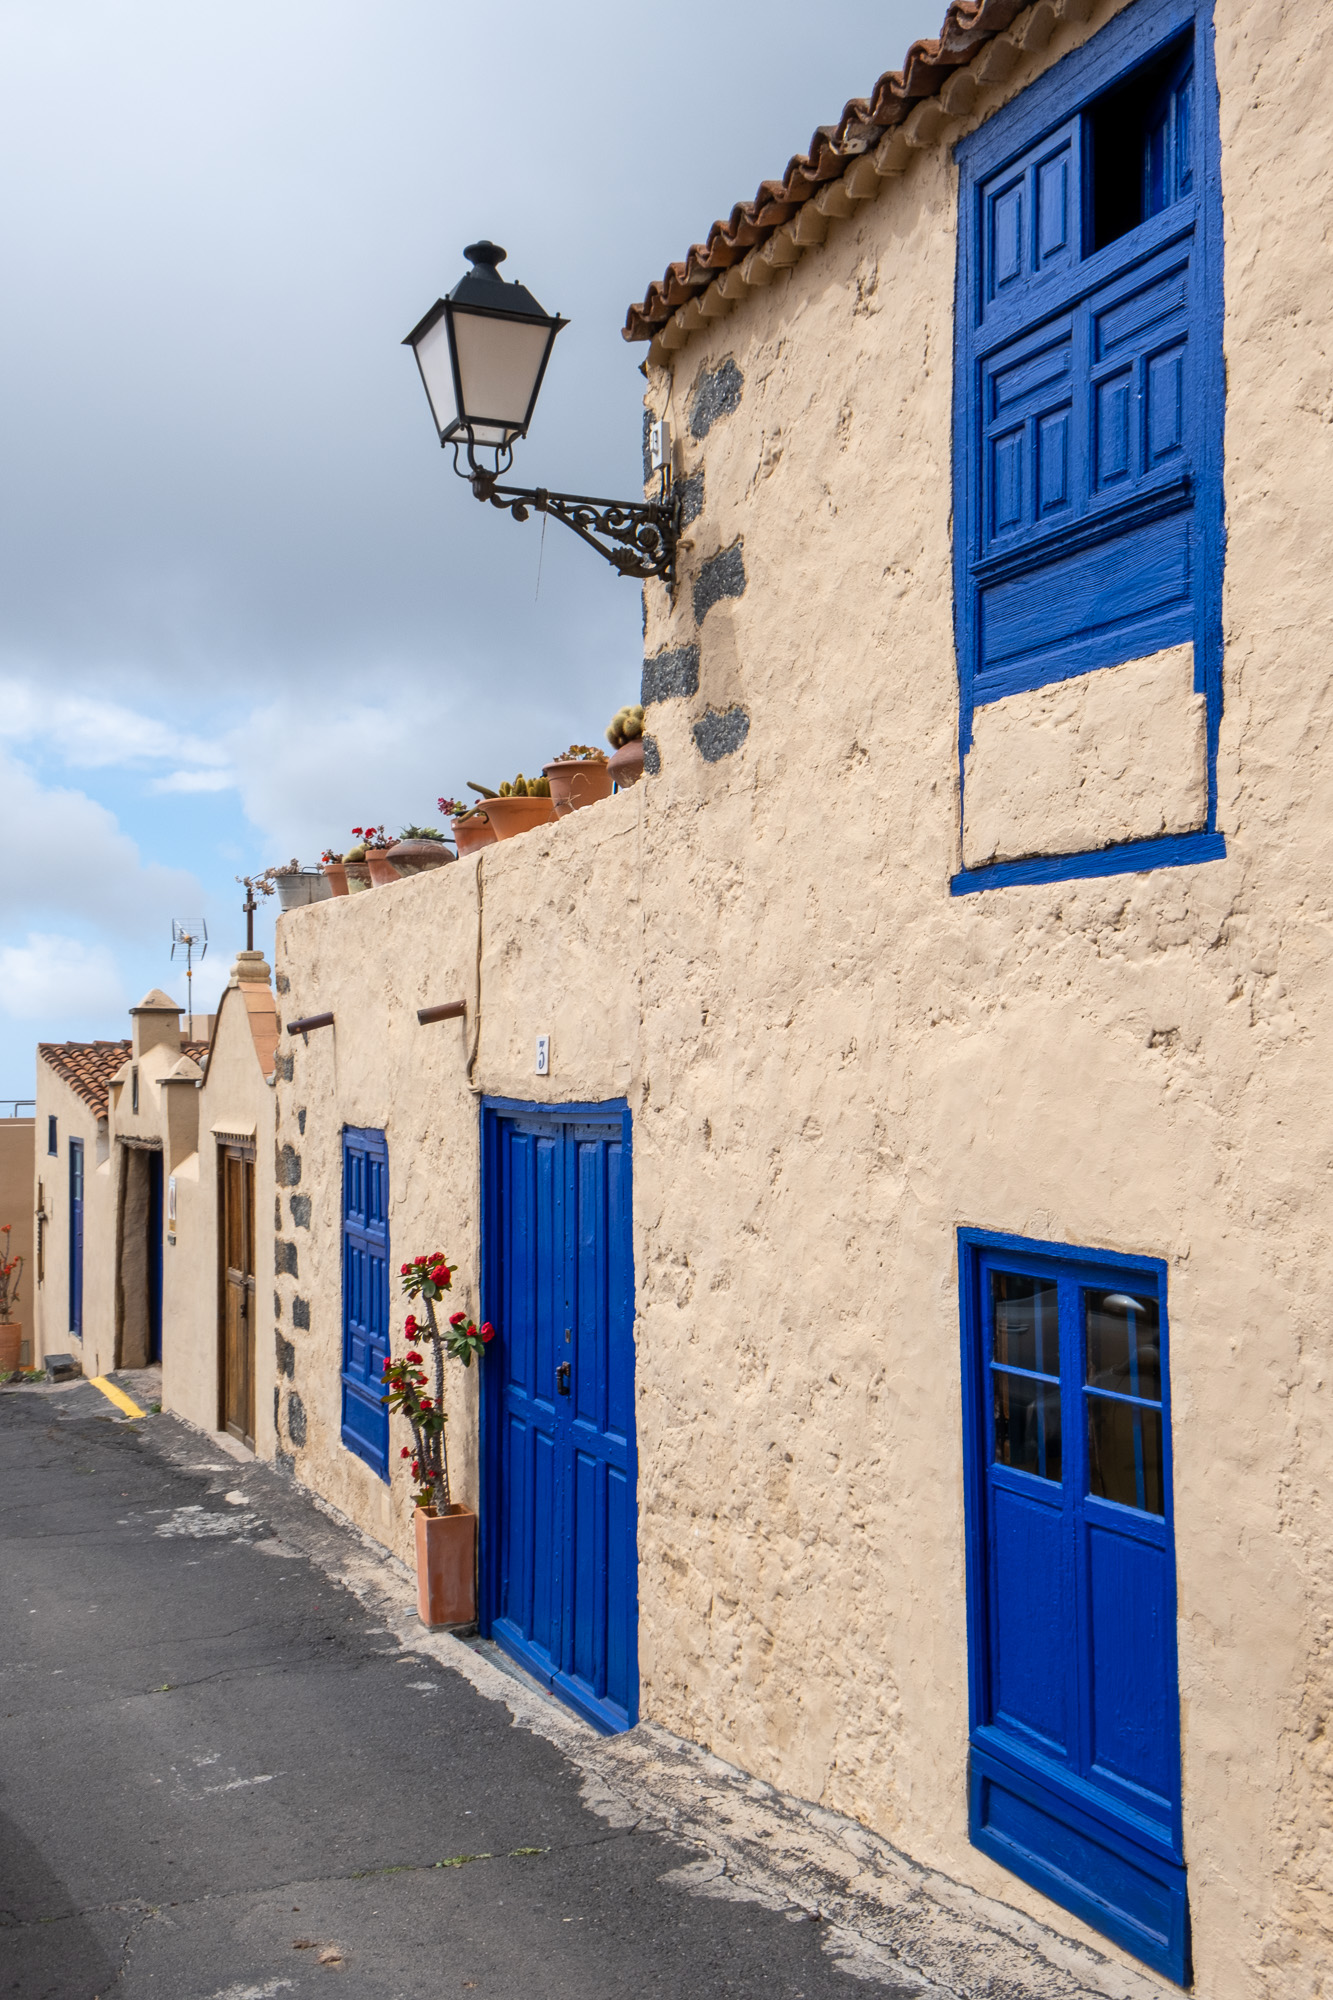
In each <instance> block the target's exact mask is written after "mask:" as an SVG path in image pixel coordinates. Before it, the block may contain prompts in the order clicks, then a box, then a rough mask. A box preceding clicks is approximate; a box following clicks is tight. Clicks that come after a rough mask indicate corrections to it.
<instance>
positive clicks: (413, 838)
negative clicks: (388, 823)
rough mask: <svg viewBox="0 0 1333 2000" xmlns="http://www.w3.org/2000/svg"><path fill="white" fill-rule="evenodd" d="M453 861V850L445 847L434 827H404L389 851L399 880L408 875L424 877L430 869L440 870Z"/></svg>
mask: <svg viewBox="0 0 1333 2000" xmlns="http://www.w3.org/2000/svg"><path fill="white" fill-rule="evenodd" d="M453 859H454V850H453V849H452V847H446V845H445V840H444V835H443V834H442V833H441V832H440V830H439V828H438V827H435V826H405V827H404V828H403V830H402V832H401V833H400V834H399V836H398V838H397V840H396V841H395V842H394V844H393V846H392V847H391V848H390V849H389V860H390V861H391V862H392V863H393V866H394V868H395V869H396V870H397V873H398V876H399V878H400V880H401V879H403V878H405V877H407V876H409V875H424V874H425V873H426V871H427V869H430V868H442V867H443V866H444V864H445V862H446V861H452V860H453Z"/></svg>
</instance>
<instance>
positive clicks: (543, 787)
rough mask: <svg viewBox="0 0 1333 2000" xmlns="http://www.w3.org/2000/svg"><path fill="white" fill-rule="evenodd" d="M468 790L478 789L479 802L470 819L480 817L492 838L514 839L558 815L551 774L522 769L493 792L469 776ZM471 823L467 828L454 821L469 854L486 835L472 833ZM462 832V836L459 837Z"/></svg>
mask: <svg viewBox="0 0 1333 2000" xmlns="http://www.w3.org/2000/svg"><path fill="white" fill-rule="evenodd" d="M468 790H469V791H472V792H476V794H477V797H478V803H477V804H476V805H475V806H473V807H472V809H471V811H470V813H469V814H468V815H467V817H468V820H469V821H470V822H473V823H474V824H475V822H477V821H480V822H481V823H482V825H484V826H485V827H487V828H488V829H489V837H490V839H492V840H512V839H513V837H514V835H515V834H516V833H527V832H528V830H529V829H530V828H531V827H534V826H545V825H547V824H548V823H549V822H550V821H551V820H553V819H554V818H555V807H554V805H553V804H552V802H551V781H550V779H549V778H525V777H524V775H523V773H522V772H521V771H520V772H519V774H518V776H517V777H516V778H513V779H511V780H508V781H507V782H506V783H505V784H503V785H501V787H500V789H499V791H498V792H493V791H491V790H490V789H489V787H488V786H486V785H478V784H475V783H474V782H473V780H472V779H471V778H469V779H468ZM471 831H472V829H471V827H469V829H468V830H467V831H466V832H463V831H462V829H461V828H460V824H459V821H458V820H455V821H454V836H455V838H456V839H459V842H460V844H459V849H458V851H459V853H460V854H466V853H467V852H468V851H469V848H472V847H483V846H485V845H486V840H485V838H481V839H477V838H472V837H470V836H471ZM460 836H461V837H460Z"/></svg>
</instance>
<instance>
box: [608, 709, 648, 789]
mask: <svg viewBox="0 0 1333 2000" xmlns="http://www.w3.org/2000/svg"><path fill="white" fill-rule="evenodd" d="M606 740H607V742H608V743H609V744H610V745H611V751H612V754H611V756H610V757H609V759H608V760H607V769H608V770H609V771H610V773H611V776H612V777H613V778H614V779H615V781H616V783H617V784H618V785H633V784H637V782H638V780H639V779H640V778H641V777H642V776H643V705H642V703H641V702H637V701H635V702H631V703H630V704H629V705H628V707H626V708H618V709H617V710H616V712H615V714H614V715H613V716H612V717H611V722H610V726H609V728H608V729H607V732H606Z"/></svg>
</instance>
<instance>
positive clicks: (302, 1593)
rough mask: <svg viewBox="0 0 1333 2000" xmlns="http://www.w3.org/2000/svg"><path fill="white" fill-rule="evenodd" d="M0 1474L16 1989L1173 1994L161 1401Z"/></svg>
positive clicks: (29, 1415) (21, 1458) (10, 1464)
mask: <svg viewBox="0 0 1333 2000" xmlns="http://www.w3.org/2000/svg"><path fill="white" fill-rule="evenodd" d="M116 1379H117V1382H118V1383H119V1385H120V1386H121V1387H122V1388H125V1389H127V1390H128V1391H129V1393H130V1394H131V1396H132V1397H133V1395H134V1388H135V1387H140V1386H142V1385H140V1384H137V1383H136V1384H134V1385H133V1386H131V1384H130V1381H129V1378H126V1377H118V1378H116ZM136 1400H137V1399H136ZM141 1406H142V1405H141ZM0 1470H2V1471H3V1475H4V1477H3V1486H2V1487H0V1491H3V1493H4V1494H5V1496H6V1499H5V1504H4V1506H3V1509H0V1534H3V1537H4V1541H5V1545H6V1546H5V1559H6V1569H7V1574H8V1576H9V1578H10V1589H9V1590H8V1591H7V1592H6V1593H5V1598H4V1602H3V1604H0V1635H2V1637H0V1675H2V1676H3V1693H4V1695H5V1700H4V1701H3V1704H0V1709H2V1711H3V1720H2V1721H0V1728H3V1731H4V1739H3V1755H4V1770H5V1773H6V1788H5V1793H4V1797H3V1807H4V1812H5V1814H6V1815H8V1817H7V1818H6V1819H5V1820H3V1821H0V1882H3V1883H4V1884H6V1885H12V1886H8V1887H7V1888H6V1889H5V1890H4V1891H3V1892H2V1893H0V1904H3V1905H4V1908H5V1914H4V1917H3V1919H0V1989H5V1990H12V1991H15V1992H17V1993H20V1994H22V1995H23V1996H24V2000H30V1997H31V2000H37V1996H40V1995H49V1996H50V2000H82V1997H83V1996H85V1995H87V1996H90V2000H91V1996H100V2000H108V1996H109V1995H110V1994H111V1992H112V1991H113V1989H114V1991H115V1992H116V1993H117V1994H123V1995H126V1996H129V1997H130V2000H139V1996H149V1995H153V1996H162V2000H268V1996H271V1995H278V1994H286V1993H291V1994H294V1995H302V1994H307V1993H314V1992H316V1991H321V1990H323V1989H324V1987H325V1985H326V1984H327V1981H328V1979H329V1977H330V1974H332V1973H336V1974H338V1975H339V1976H340V1978H341V1980H342V1987H341V1989H340V1990H344V1991H346V1992H347V1993H349V1994H356V1995H358V1996H359V1995H363V1994H364V1995H367V1996H376V1997H377V1996H381V1995H383V1996H386V2000H390V1996H392V2000H408V1996H413V2000H415V1996H416V1995H418V1994H420V1995H422V1996H425V1995H431V1996H434V1995H436V1994H441V1993H445V1994H448V1993H453V1992H458V1993H462V1992H475V1993H476V1994H477V1995H478V1996H479V2000H485V1996H488V1995H490V1996H503V2000H510V1996H514V2000H517V1996H519V1995H524V1996H527V1995H531V1996H535V2000H564V1996H566V1995H568V1996H570V2000H575V1996H577V2000H629V1997H630V1996H633V2000H639V1996H641V1995H651V1996H659V1995H660V1996H663V2000H677V1996H679V2000H712V1996H714V1995H717V1996H724V1995H725V1996H727V2000H825V1996H836V1995H842V1996H844V2000H850V1996H854V1995H855V1994H856V1992H858V1991H863V1992H865V1993H866V1994H867V1995H871V1994H883V1995H891V1996H897V2000H946V1996H948V2000H983V1996H984V2000H1083V1996H1096V2000H1160V1996H1161V1995H1163V1994H1164V1993H1166V1992H1171V1991H1174V1990H1175V1989H1173V1988H1166V1987H1163V1986H1162V1985H1161V1984H1160V1983H1159V1982H1157V1981H1155V1980H1153V1979H1152V1978H1151V1977H1149V1976H1148V1975H1143V1974H1139V1973H1136V1972H1126V1971H1121V1970H1119V1969H1117V1968H1114V1967H1112V1966H1111V1965H1110V1964H1109V1963H1108V1962H1107V1961H1106V1960H1105V1959H1103V1958H1102V1957H1101V1956H1100V1955H1099V1954H1096V1953H1094V1952H1090V1951H1088V1950H1086V1949H1085V1948H1084V1947H1082V1946H1080V1945H1076V1944H1074V1943H1072V1942H1070V1941H1068V1940H1063V1939H1061V1938H1060V1937H1059V1936H1058V1935H1057V1934H1056V1933H1055V1932H1053V1931H1049V1930H1046V1929H1044V1928H1043V1927H1041V1926H1039V1925H1037V1924H1034V1923H1032V1922H1031V1921H1030V1920H1029V1919H1027V1918H1025V1917H1023V1916H1021V1915H1020V1914H1018V1913H1017V1912H1015V1911H1013V1910H1011V1909H1008V1908H1006V1907H1004V1906H1003V1905H998V1904H993V1903H987V1902H985V1901H984V1900H983V1899H981V1898H979V1897H976V1896H975V1895H973V1894H971V1892H969V1891H966V1890H964V1889H962V1888H960V1887H959V1886H958V1885H956V1884H953V1883H950V1882H948V1881H946V1880H944V1879H943V1878H941V1877H938V1876H933V1875H931V1874H929V1873H928V1872H927V1871H925V1870H922V1869H919V1868H917V1867H915V1866H914V1865H913V1864H912V1863H910V1862H908V1861H906V1860H905V1859H904V1858H903V1857H902V1856H900V1855H898V1854H896V1853H895V1852H894V1850H893V1849H892V1848H890V1847H889V1846H888V1845H887V1844H886V1843H884V1842H882V1841H879V1840H877V1839H876V1838H874V1837H873V1836H872V1835H870V1834H868V1833H867V1832H866V1831H865V1829H864V1828H861V1827H858V1826H855V1825H852V1824H851V1823H849V1822H846V1821H843V1820H839V1819H837V1818H836V1817H835V1816H834V1815H832V1814H828V1813H824V1812H821V1811H820V1810H819V1809H818V1808H816V1807H811V1806H809V1805H805V1804H802V1803H801V1802H799V1801H796V1800H791V1799H787V1798H784V1797H782V1796H781V1795H779V1794H777V1793H775V1792H773V1791H772V1790H771V1789H770V1788H769V1787H767V1786H764V1785H762V1784H759V1783H757V1782H755V1781H753V1780H751V1779H749V1778H747V1777H746V1776H745V1775H744V1774H743V1773H740V1772H737V1771H733V1770H732V1769H730V1768H729V1767H728V1766H726V1765H723V1764H722V1763H720V1762H719V1761H718V1760H716V1759H714V1758H711V1757H708V1756H707V1755H706V1754H704V1753H702V1752H700V1751H698V1750H697V1749H694V1748H692V1747H691V1746H689V1745H686V1744H683V1743H681V1742H679V1741H678V1740H677V1739H676V1738H674V1737H671V1736H670V1735H668V1734H667V1732H666V1731H664V1730H661V1729H657V1728H655V1727H653V1726H651V1725H644V1726H641V1727H640V1728H639V1729H637V1730H635V1731H633V1732H631V1734H629V1735H628V1736H622V1737H618V1738H612V1739H603V1738H600V1737H598V1736H597V1735H595V1734H594V1733H593V1732H592V1731H591V1730H590V1729H588V1728H587V1727H586V1726H585V1725H584V1724H582V1723H581V1722H580V1721H578V1719H577V1718H575V1717H574V1716H573V1715H571V1714H569V1713H568V1712H567V1711H565V1710H564V1709H563V1708H561V1707H560V1706H559V1705H558V1704H556V1703H553V1702H552V1701H551V1700H550V1699H549V1698H548V1697H546V1696H545V1695H544V1694H542V1693H541V1692H540V1691H539V1690H538V1689H536V1688H535V1687H534V1685H533V1684H532V1683H531V1682H529V1681H528V1680H527V1679H526V1677H525V1676H523V1675H522V1674H520V1673H519V1671H518V1670H517V1669H515V1668H513V1667H512V1666H510V1664H509V1663H508V1662H507V1661H506V1660H505V1659H504V1656H503V1655H501V1654H499V1653H498V1652H497V1650H496V1649H495V1648H494V1647H492V1646H490V1645H488V1644H486V1643H484V1642H481V1641H475V1642H471V1643H465V1642H461V1641H459V1640H456V1639H453V1638H450V1637H448V1636H445V1635H432V1634H429V1633H426V1632H424V1631H423V1630H422V1628H421V1627H420V1625H419V1623H418V1622H417V1619H416V1615H415V1611H414V1608H413V1606H414V1589H413V1583H412V1579H411V1577H410V1576H409V1575H408V1573H407V1571H406V1570H405V1569H404V1568H403V1566H402V1565H401V1564H399V1563H398V1562H396V1561H395V1560H394V1559H393V1558H391V1557H389V1556H387V1555H386V1554H385V1553H384V1551H383V1550H381V1549H379V1548H378V1547H377V1546H376V1545H375V1544H373V1543H370V1542H368V1541H367V1540H365V1539H364V1538H363V1537H361V1536H360V1535H359V1534H357V1533H356V1532H355V1531H354V1530H352V1529H351V1528H350V1527H348V1526H347V1524H345V1523H343V1522H341V1521H339V1520H337V1519H336V1518H335V1517H333V1516H332V1514H331V1513H330V1512H329V1510H327V1509H324V1508H322V1507H321V1506H320V1505H319V1504H318V1503H316V1502H315V1501H314V1500H313V1499H312V1498H311V1496H310V1495H309V1494H307V1493H306V1492H305V1491H304V1490H303V1489H302V1488H300V1487H297V1486H296V1485H294V1484H293V1483H292V1481H291V1480H290V1479H288V1478H286V1477H285V1476H284V1475H282V1474H280V1473H277V1472H276V1471H274V1470H273V1469H272V1468H270V1467H268V1466H266V1465H262V1464H260V1463H258V1462H257V1461H253V1460H249V1461H245V1462H241V1461H238V1459H237V1458H236V1457H235V1456H233V1455H232V1453H231V1452H230V1451H229V1450H228V1449H227V1448H226V1447H225V1446H219V1444H218V1441H217V1440H216V1439H213V1438H206V1437H203V1436H201V1435H200V1434H198V1433H196V1432H194V1431H192V1430H190V1429H189V1428H187V1427H186V1426H184V1425H183V1424H180V1423H178V1422H177V1421H176V1420H174V1419H172V1418H167V1417H161V1416H153V1417H148V1418H146V1419H144V1420H142V1421H139V1420H131V1419H129V1418H126V1417H123V1416H122V1415H121V1414H120V1412H119V1411H118V1410H117V1409H116V1408H114V1407H113V1406H112V1405H111V1404H109V1403H108V1402H107V1400H106V1399H105V1398H104V1397H103V1396H102V1395H101V1394H100V1393H99V1392H98V1391H97V1390H96V1389H95V1388H94V1387H93V1386H92V1385H91V1384H90V1383H85V1382H80V1383H77V1384H71V1385H68V1386H59V1387H53V1388H47V1389H44V1390H21V1391H13V1392H10V1393H8V1394H7V1395H6V1396H4V1397H3V1398H0ZM848 1974H851V1975H853V1976H854V1978H855V1979H856V1980H857V1981H858V1982H860V1983H859V1984H858V1985H850V1984H849V1983H848V1977H847V1975H848Z"/></svg>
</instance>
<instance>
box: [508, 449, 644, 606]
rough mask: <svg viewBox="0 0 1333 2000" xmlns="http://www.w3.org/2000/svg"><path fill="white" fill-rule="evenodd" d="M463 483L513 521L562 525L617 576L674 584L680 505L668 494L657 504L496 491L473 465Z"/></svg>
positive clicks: (520, 489) (535, 490)
mask: <svg viewBox="0 0 1333 2000" xmlns="http://www.w3.org/2000/svg"><path fill="white" fill-rule="evenodd" d="M469 483H470V484H471V487H472V491H473V492H474V493H475V494H476V496H477V498H478V500H483V501H484V500H489V501H490V503H491V505H492V507H499V508H500V509H501V510H502V511H503V512H505V513H509V514H512V515H513V517H514V519H515V520H516V521H526V520H527V518H528V515H529V512H532V513H536V514H549V515H551V516H553V517H554V519H555V520H557V521H563V522H564V524H565V526H566V527H567V528H572V529H573V530H574V533H575V534H576V535H578V536H580V537H581V539H582V540H583V541H585V542H587V544H588V546H589V548H593V549H596V551H597V553H598V555H600V556H605V558H606V560H607V561H608V562H609V563H610V564H611V565H612V567H613V568H614V569H618V570H619V571H620V574H621V575H622V576H633V577H638V578H639V579H643V578H645V577H650V576H660V577H661V578H662V579H663V581H664V582H666V583H668V584H671V583H674V582H675V580H676V542H677V539H678V537H679V534H680V502H679V500H677V499H676V498H674V496H673V495H672V494H671V493H670V491H668V493H667V495H666V497H665V499H663V500H660V501H654V500H596V499H593V498H592V497H591V495H589V494H586V493H549V492H548V491H547V490H546V488H545V487H544V486H536V487H528V486H501V485H499V484H498V483H497V481H496V477H495V475H494V473H491V472H488V471H486V470H485V469H484V468H483V467H479V466H475V465H474V467H473V469H472V471H471V473H470V475H469ZM599 536H603V537H605V540H599V539H598V538H599ZM608 543H610V544H612V546H610V547H608Z"/></svg>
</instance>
